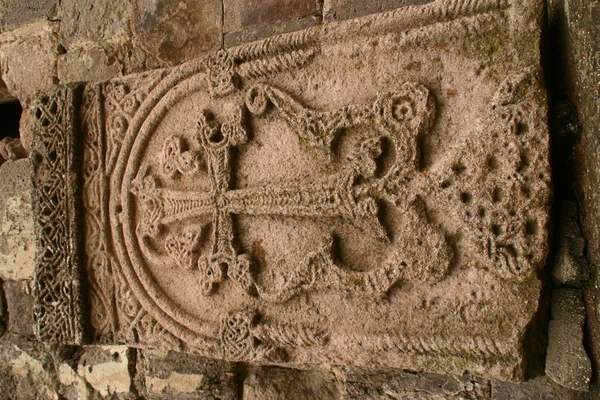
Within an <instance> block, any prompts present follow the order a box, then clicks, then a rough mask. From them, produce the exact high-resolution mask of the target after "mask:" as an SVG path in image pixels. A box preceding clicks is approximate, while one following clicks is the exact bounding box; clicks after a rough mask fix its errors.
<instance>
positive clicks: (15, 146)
mask: <svg viewBox="0 0 600 400" xmlns="http://www.w3.org/2000/svg"><path fill="white" fill-rule="evenodd" d="M0 157H2V158H3V159H4V160H12V161H15V160H19V159H21V158H25V157H27V150H25V148H24V147H23V144H22V143H21V140H20V139H17V138H12V137H5V138H4V139H2V140H0Z"/></svg>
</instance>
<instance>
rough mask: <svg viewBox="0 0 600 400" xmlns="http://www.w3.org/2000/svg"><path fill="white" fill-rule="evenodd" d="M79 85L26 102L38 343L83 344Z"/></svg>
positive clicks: (57, 89) (60, 88)
mask: <svg viewBox="0 0 600 400" xmlns="http://www.w3.org/2000/svg"><path fill="white" fill-rule="evenodd" d="M81 88H82V86H81V85H68V86H62V87H58V88H56V89H55V90H53V91H52V92H50V93H48V94H39V95H38V96H37V100H36V101H35V102H34V103H33V104H32V106H31V109H30V112H31V118H32V135H33V143H32V152H31V158H30V159H31V163H32V167H33V170H32V185H33V192H32V203H33V214H34V220H35V225H34V230H35V242H36V261H35V264H36V265H35V282H34V300H35V304H34V330H35V334H36V336H37V338H38V339H39V340H43V341H49V342H59V343H68V344H84V342H85V339H84V338H85V337H86V335H85V333H86V332H85V331H86V328H85V327H84V318H83V311H82V310H83V309H84V308H85V307H84V306H85V296H84V294H83V292H82V279H83V274H82V265H83V264H82V247H81V244H80V243H79V240H80V238H81V232H80V231H81V226H82V223H83V219H82V214H81V212H80V205H81V203H82V201H81V190H80V186H81V185H80V181H81V177H80V175H81V171H79V170H78V168H77V165H80V163H79V162H78V154H80V152H79V151H78V149H79V146H78V143H77V142H78V140H77V138H78V137H79V136H80V135H78V132H79V129H78V126H77V125H78V122H79V121H78V118H77V114H76V110H77V107H78V103H79V100H80V97H81Z"/></svg>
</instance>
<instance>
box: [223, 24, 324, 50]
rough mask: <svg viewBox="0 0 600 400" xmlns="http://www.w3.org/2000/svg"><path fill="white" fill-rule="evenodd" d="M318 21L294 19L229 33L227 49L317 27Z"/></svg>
mask: <svg viewBox="0 0 600 400" xmlns="http://www.w3.org/2000/svg"><path fill="white" fill-rule="evenodd" d="M317 23H318V21H317V20H316V19H315V18H313V17H306V18H302V19H292V20H289V21H282V22H276V23H273V24H269V25H260V26H255V27H251V28H247V29H243V30H239V31H234V32H229V33H227V34H226V35H225V37H224V42H225V43H224V44H225V47H227V48H229V47H234V46H238V45H240V44H243V43H249V42H255V41H257V40H262V39H266V38H269V37H271V36H274V35H280V34H282V33H288V32H294V31H298V30H301V29H306V28H310V27H311V26H315V25H317Z"/></svg>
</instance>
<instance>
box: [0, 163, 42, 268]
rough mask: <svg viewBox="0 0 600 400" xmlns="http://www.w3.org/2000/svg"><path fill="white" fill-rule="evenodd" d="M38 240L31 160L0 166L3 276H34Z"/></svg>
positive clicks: (0, 223) (0, 233) (1, 260)
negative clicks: (35, 229) (33, 205)
mask: <svg viewBox="0 0 600 400" xmlns="http://www.w3.org/2000/svg"><path fill="white" fill-rule="evenodd" d="M34 259H35V240H34V232H33V212H32V208H31V165H30V164H29V160H28V159H21V160H16V161H7V162H5V163H4V164H2V165H0V278H2V279H32V278H33V272H34V268H35V260H34Z"/></svg>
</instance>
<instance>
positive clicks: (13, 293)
mask: <svg viewBox="0 0 600 400" xmlns="http://www.w3.org/2000/svg"><path fill="white" fill-rule="evenodd" d="M4 294H5V296H6V308H7V313H8V324H7V330H8V331H9V332H11V333H15V334H19V335H26V336H33V334H34V332H33V296H32V294H31V286H30V282H28V281H11V280H9V281H5V282H4Z"/></svg>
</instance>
